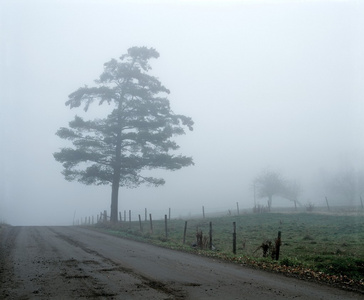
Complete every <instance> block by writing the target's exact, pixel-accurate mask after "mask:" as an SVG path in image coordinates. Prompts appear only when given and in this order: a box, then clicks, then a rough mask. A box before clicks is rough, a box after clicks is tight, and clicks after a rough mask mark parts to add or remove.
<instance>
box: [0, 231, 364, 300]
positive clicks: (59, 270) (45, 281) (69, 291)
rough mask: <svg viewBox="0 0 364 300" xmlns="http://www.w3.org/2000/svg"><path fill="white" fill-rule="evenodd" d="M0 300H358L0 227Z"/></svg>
mask: <svg viewBox="0 0 364 300" xmlns="http://www.w3.org/2000/svg"><path fill="white" fill-rule="evenodd" d="M0 238H1V240H0V242H1V243H0V263H1V264H0V284H1V289H0V299H146V300H149V299H259V300H262V299H270V300H272V299H310V300H314V299H330V300H335V299H337V300H339V299H340V300H343V299H364V296H363V295H362V294H358V293H352V292H349V291H344V290H341V289H336V288H333V287H329V286H325V285H319V284H315V283H312V282H306V281H301V280H298V279H294V278H287V277H285V276H283V275H280V274H272V273H267V272H263V271H259V270H253V269H250V268H244V267H242V266H238V265H235V264H230V263H224V262H221V261H216V260H213V259H211V258H205V257H199V256H197V255H193V254H187V253H181V252H177V251H173V250H168V249H164V248H160V247H155V246H152V245H148V244H144V243H139V242H135V241H131V240H127V239H122V238H118V237H114V236H110V235H107V234H103V233H99V232H95V231H92V230H88V229H84V228H79V227H6V228H3V229H2V231H1V233H0Z"/></svg>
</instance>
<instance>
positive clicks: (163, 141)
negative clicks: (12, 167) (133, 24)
mask: <svg viewBox="0 0 364 300" xmlns="http://www.w3.org/2000/svg"><path fill="white" fill-rule="evenodd" d="M158 57H159V53H158V52H157V51H156V50H155V49H153V48H146V47H132V48H130V49H128V52H127V54H124V55H122V56H121V57H120V59H119V60H116V59H112V60H110V61H109V62H107V63H105V64H104V71H103V73H102V74H101V75H100V78H99V79H98V80H96V81H95V82H96V86H95V87H87V86H85V87H81V88H79V89H78V90H76V91H75V92H73V93H72V94H70V95H69V100H68V101H67V102H66V105H68V106H69V107H70V108H76V107H80V106H83V107H84V110H85V111H87V110H88V108H89V106H90V105H91V104H92V103H93V102H97V103H98V104H99V105H105V104H108V105H109V106H110V113H109V114H108V115H107V116H104V117H103V118H100V119H94V120H84V119H82V118H81V117H79V116H75V118H74V120H73V121H71V122H70V123H69V127H68V128H65V127H62V128H60V129H59V130H58V131H57V135H58V136H59V137H60V138H62V139H65V140H69V141H71V142H72V145H73V146H72V147H66V148H62V149H61V150H60V151H59V152H57V153H54V158H55V159H56V160H57V161H59V162H61V163H62V164H63V167H64V170H63V172H62V173H63V175H64V176H65V179H66V180H68V181H78V182H81V183H83V184H87V185H89V184H95V185H107V184H110V185H111V215H110V218H111V221H112V222H116V221H117V219H118V195H119V187H120V186H125V187H137V186H139V185H141V184H150V185H154V186H158V185H162V184H164V183H165V181H164V179H163V178H155V177H152V176H147V175H145V174H144V173H143V170H150V169H155V168H161V169H167V170H177V169H180V168H182V167H186V166H190V165H192V164H193V161H192V158H191V157H186V156H182V155H180V154H179V155H175V154H173V151H175V150H177V149H179V146H178V145H177V144H176V142H175V141H173V140H172V137H174V136H177V135H182V134H184V133H185V129H186V128H187V129H189V130H192V129H193V128H192V126H193V121H192V119H191V118H189V117H186V116H183V115H177V114H174V113H173V111H172V110H171V108H170V104H169V100H168V99H167V98H166V96H165V95H166V94H169V90H168V89H167V88H165V87H164V86H163V85H162V84H161V82H160V81H159V80H158V79H157V78H156V77H153V76H150V75H149V74H148V71H150V69H151V67H150V65H149V60H150V59H152V58H158Z"/></svg>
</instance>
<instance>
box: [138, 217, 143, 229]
mask: <svg viewBox="0 0 364 300" xmlns="http://www.w3.org/2000/svg"><path fill="white" fill-rule="evenodd" d="M138 216H139V228H140V231H141V232H143V226H142V218H141V216H140V215H138Z"/></svg>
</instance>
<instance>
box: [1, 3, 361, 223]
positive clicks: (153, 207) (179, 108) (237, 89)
mask: <svg viewBox="0 0 364 300" xmlns="http://www.w3.org/2000/svg"><path fill="white" fill-rule="evenodd" d="M0 38H1V48H0V51H1V73H0V76H1V78H0V84H1V86H0V93H1V94H0V101H1V110H0V128H1V131H0V138H1V155H0V163H1V165H0V221H4V222H7V223H10V224H12V225H69V224H72V222H73V218H74V217H75V218H76V219H79V218H84V217H86V216H92V215H94V216H96V214H98V213H99V212H100V211H103V210H108V211H109V210H110V197H111V188H110V187H109V186H85V185H82V184H79V183H77V182H72V183H70V182H67V181H65V180H64V178H63V175H62V174H61V171H62V166H61V164H60V163H58V162H56V161H55V159H54V158H53V153H54V152H56V151H58V150H59V149H60V148H61V147H64V146H66V145H65V141H64V140H61V139H60V138H59V137H57V136H56V135H55V132H56V131H57V130H58V128H59V127H62V126H64V127H65V126H67V125H68V122H69V121H71V120H72V118H73V116H74V115H76V114H78V115H82V116H85V117H92V116H102V112H103V110H102V108H100V107H99V106H98V105H94V106H93V107H92V108H91V109H90V112H88V113H86V114H85V113H84V112H83V111H82V109H72V110H71V109H69V107H66V106H65V102H66V101H67V100H68V95H69V94H70V93H72V92H73V91H75V90H76V89H78V88H79V87H81V86H84V85H85V84H87V85H89V86H92V85H93V82H94V80H95V79H97V78H98V76H99V75H100V74H101V72H102V70H103V64H104V63H105V62H107V61H109V60H110V59H111V58H118V57H120V56H121V55H122V54H124V53H126V51H127V49H128V48H129V47H132V46H147V47H154V48H155V49H156V50H157V51H158V52H159V53H160V58H159V59H157V60H154V61H152V67H153V69H152V71H151V74H152V75H154V76H156V77H158V78H159V79H160V80H161V82H162V83H163V84H164V85H165V86H166V87H167V88H168V89H170V91H171V94H170V95H169V100H170V102H171V107H172V110H173V111H174V112H175V113H178V114H184V115H187V116H190V117H191V118H192V119H193V120H194V122H195V126H194V131H193V132H188V133H187V134H186V135H185V136H182V137H178V138H177V141H178V144H179V145H180V146H181V149H180V152H181V153H183V154H184V155H188V156H192V157H193V159H194V162H195V166H192V167H188V168H184V169H182V170H179V171H175V172H165V171H163V172H162V171H158V170H156V171H155V173H158V174H159V175H161V176H163V177H164V178H165V179H166V184H165V185H164V186H162V187H158V188H150V187H149V188H148V187H141V188H138V189H124V188H121V189H120V192H119V210H120V211H124V210H132V211H133V212H134V213H138V212H139V213H142V212H144V208H147V209H148V211H149V212H150V213H153V214H155V215H156V216H162V215H163V214H164V213H167V212H168V208H171V210H172V216H174V217H177V216H186V215H190V214H194V213H200V211H201V207H202V206H204V207H205V211H206V212H207V213H209V212H213V211H227V210H228V209H234V208H235V206H236V202H239V205H240V207H241V208H252V207H253V205H254V199H253V191H252V181H253V179H254V178H255V177H256V176H257V175H258V174H259V173H261V172H262V171H263V170H274V171H276V172H279V173H280V174H282V176H284V177H285V178H288V179H294V180H297V181H299V182H300V184H301V186H302V190H303V192H302V195H301V197H300V201H301V202H302V203H306V202H308V201H311V202H313V203H315V205H317V206H320V205H325V198H324V196H325V194H324V191H322V190H321V189H320V188H319V187H320V178H321V177H320V176H321V175H320V174H322V173H323V172H324V173H325V174H327V173H329V174H330V172H331V173H334V172H336V171H337V170H342V169H347V168H355V169H358V170H359V169H363V167H364V160H363V150H364V139H363V134H364V132H363V131H364V130H363V113H364V110H363V99H364V80H363V79H364V57H363V53H364V2H361V1H350V0H348V1H319V0H317V1H257V0H254V1H167V0H165V1H90V0H87V1H80V0H78V1H37V0H35V1H10V0H4V1H1V3H0ZM259 201H261V203H265V200H264V199H261V200H259ZM334 204H338V205H339V204H341V203H339V202H338V203H334ZM275 206H292V203H291V202H289V201H288V200H282V199H281V200H275V199H273V207H275Z"/></svg>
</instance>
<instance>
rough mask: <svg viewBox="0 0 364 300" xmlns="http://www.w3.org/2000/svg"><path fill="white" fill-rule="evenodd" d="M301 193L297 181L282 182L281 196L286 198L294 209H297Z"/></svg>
mask: <svg viewBox="0 0 364 300" xmlns="http://www.w3.org/2000/svg"><path fill="white" fill-rule="evenodd" d="M301 192H302V189H301V185H300V184H299V183H298V182H297V181H293V180H291V181H284V182H283V190H282V192H281V196H282V197H283V198H286V199H288V200H290V201H292V202H293V203H294V207H295V209H297V203H298V204H299V203H300V202H299V201H298V197H299V196H300V194H301Z"/></svg>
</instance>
